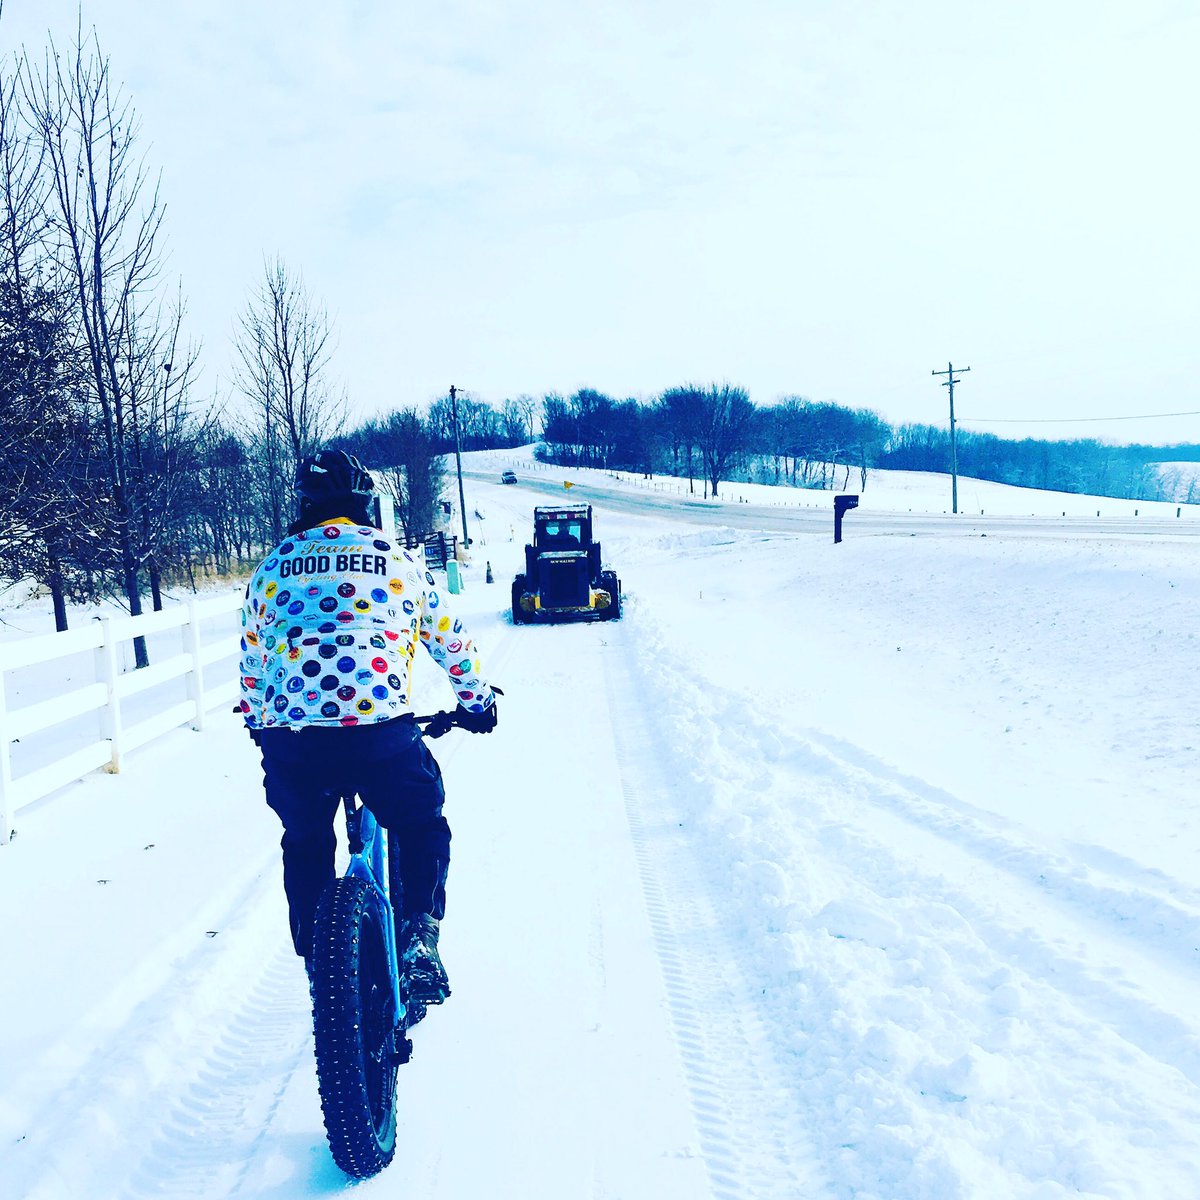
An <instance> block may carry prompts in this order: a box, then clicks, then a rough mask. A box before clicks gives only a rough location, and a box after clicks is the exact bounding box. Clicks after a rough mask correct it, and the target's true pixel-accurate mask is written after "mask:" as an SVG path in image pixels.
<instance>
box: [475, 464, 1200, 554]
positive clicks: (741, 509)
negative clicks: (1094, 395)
mask: <svg viewBox="0 0 1200 1200" xmlns="http://www.w3.org/2000/svg"><path fill="white" fill-rule="evenodd" d="M463 477H464V478H466V479H472V480H478V481H479V482H482V483H497V481H498V476H497V473H496V472H495V471H485V470H475V469H471V468H466V467H464V468H463ZM510 490H512V491H513V492H514V493H516V494H519V493H520V492H533V493H535V494H536V495H537V496H538V497H539V500H538V501H537V502H539V503H541V502H542V501H541V500H540V497H541V496H543V495H544V496H549V497H553V498H554V499H555V500H556V501H559V502H564V492H563V488H562V484H561V482H560V481H558V480H551V479H537V478H529V477H525V478H522V479H521V481H520V482H519V483H518V484H516V486H515V487H511V485H510ZM567 495H568V496H569V500H568V501H566V502H584V501H586V502H588V503H591V504H595V505H597V506H600V507H604V508H609V509H617V510H619V511H621V512H630V513H640V514H644V515H650V516H664V517H671V518H673V519H675V520H680V521H689V522H691V523H693V524H696V525H726V526H730V527H731V528H734V529H761V530H763V531H764V532H768V533H794V534H798V535H802V536H803V535H813V536H829V537H832V536H833V516H832V514H831V512H830V511H829V510H828V509H825V508H785V507H782V506H779V507H776V506H770V505H759V504H720V503H713V502H712V501H705V500H693V499H689V498H687V497H684V496H678V495H674V494H671V493H668V492H654V491H642V490H640V489H628V488H621V487H611V488H609V487H603V486H601V485H599V484H587V485H582V484H581V485H577V486H576V487H575V488H573V489H572V491H571V492H570V493H569V494H567ZM864 534H868V535H874V536H880V535H890V536H896V537H919V536H939V537H943V536H946V535H947V534H960V535H963V536H974V537H979V536H981V535H988V534H992V535H996V534H1005V535H1017V536H1023V537H1061V536H1063V535H1067V536H1070V537H1091V538H1116V539H1121V540H1124V539H1128V538H1140V537H1147V536H1152V537H1158V538H1162V537H1172V538H1186V539H1189V540H1190V539H1195V538H1200V522H1197V521H1195V520H1194V519H1190V520H1189V519H1188V518H1187V517H1182V518H1178V519H1175V520H1171V519H1164V518H1161V517H1108V518H1105V517H1101V518H1096V517H1015V516H1003V515H996V516H989V515H987V514H985V515H983V516H980V515H979V514H977V513H976V514H966V513H960V514H959V515H958V516H954V515H952V514H949V513H900V512H888V511H882V510H871V509H870V508H869V507H862V508H858V509H854V510H853V511H851V512H849V513H847V515H846V517H845V521H844V525H843V536H844V537H846V538H850V537H854V536H862V535H864Z"/></svg>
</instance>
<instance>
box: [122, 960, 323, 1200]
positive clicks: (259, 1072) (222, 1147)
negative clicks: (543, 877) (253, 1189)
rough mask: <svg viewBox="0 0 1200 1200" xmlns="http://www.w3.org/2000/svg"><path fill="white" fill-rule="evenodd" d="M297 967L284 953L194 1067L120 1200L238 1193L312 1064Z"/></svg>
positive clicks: (308, 1016)
mask: <svg viewBox="0 0 1200 1200" xmlns="http://www.w3.org/2000/svg"><path fill="white" fill-rule="evenodd" d="M297 966H298V961H297V959H296V957H295V955H294V954H292V953H291V951H290V949H288V950H287V951H284V950H281V951H280V952H279V953H277V954H276V955H275V956H274V957H273V958H272V959H271V960H270V961H269V964H268V965H267V967H266V969H265V970H264V971H263V973H262V975H261V977H260V978H259V979H258V980H257V981H256V982H255V983H254V985H253V987H252V988H250V990H249V991H248V992H247V993H246V996H245V999H244V1001H243V1002H242V1003H241V1005H240V1006H239V1007H238V1008H237V1009H236V1010H235V1011H233V1012H231V1013H230V1014H229V1016H228V1019H227V1021H226V1022H225V1023H224V1026H223V1027H220V1028H217V1029H215V1030H213V1031H212V1032H213V1039H212V1045H211V1046H210V1048H209V1049H208V1051H207V1053H206V1054H205V1055H204V1056H203V1058H202V1060H201V1061H200V1062H199V1064H198V1065H197V1066H196V1067H195V1068H194V1070H193V1072H192V1075H191V1079H190V1080H189V1082H188V1084H187V1087H186V1090H185V1091H184V1092H183V1093H182V1094H179V1095H176V1096H175V1098H174V1099H173V1100H171V1101H169V1102H168V1105H167V1107H166V1111H165V1115H164V1116H163V1117H162V1119H161V1123H160V1124H159V1127H158V1130H157V1132H156V1133H155V1134H154V1135H153V1136H152V1137H151V1139H150V1143H149V1147H148V1149H147V1151H146V1153H145V1154H144V1156H143V1157H142V1159H141V1161H140V1162H139V1163H138V1164H137V1166H136V1167H135V1168H134V1169H133V1170H132V1171H131V1173H130V1175H129V1178H128V1182H127V1183H126V1184H125V1185H124V1187H123V1188H122V1190H121V1192H120V1195H121V1196H122V1197H125V1196H128V1197H129V1200H150V1198H151V1197H155V1196H177V1197H192V1196H195V1197H217V1196H226V1195H232V1194H235V1193H236V1192H237V1191H238V1190H239V1188H240V1186H241V1184H242V1182H243V1180H244V1179H245V1176H246V1174H247V1172H248V1170H249V1168H250V1165H251V1163H252V1161H253V1160H254V1157H255V1154H256V1152H257V1150H258V1149H259V1147H260V1146H261V1144H262V1143H263V1141H264V1138H265V1136H266V1132H267V1130H268V1129H269V1127H270V1122H271V1118H272V1116H273V1115H274V1113H275V1110H276V1108H277V1107H278V1105H279V1101H280V1099H281V1097H282V1096H283V1093H284V1091H285V1089H286V1088H287V1086H288V1084H289V1082H290V1080H291V1078H292V1076H293V1074H294V1073H295V1072H296V1071H297V1070H298V1069H301V1068H302V1067H306V1066H307V1065H308V1064H309V1063H310V1062H311V1059H312V1055H311V1041H310V1037H309V1028H310V1022H311V1010H310V1008H309V1005H308V993H307V991H306V989H305V987H304V981H303V978H302V976H301V973H300V972H299V971H298V970H297Z"/></svg>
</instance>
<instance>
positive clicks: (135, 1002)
mask: <svg viewBox="0 0 1200 1200" xmlns="http://www.w3.org/2000/svg"><path fill="white" fill-rule="evenodd" d="M509 457H511V456H509ZM500 462H501V459H500V458H499V457H494V458H489V457H488V456H485V455H480V456H469V466H470V467H471V468H472V469H473V470H480V471H482V472H484V473H485V474H486V473H491V472H493V471H494V475H493V477H494V478H495V479H497V480H498V477H499V469H500V468H499V466H498V465H497V464H499V463H500ZM504 465H507V461H505V463H504ZM518 474H519V475H522V477H523V479H534V480H535V482H522V483H521V484H518V486H516V487H501V486H500V485H499V483H498V482H496V483H492V482H486V481H483V479H481V480H472V481H469V482H468V484H467V488H468V492H467V500H468V510H469V511H468V519H469V520H470V521H471V523H472V535H473V536H474V537H476V538H477V539H478V541H477V545H476V546H475V550H474V559H473V562H472V565H471V567H470V568H469V569H468V571H467V587H466V590H465V591H464V593H463V595H462V596H461V597H460V600H461V608H462V609H463V610H464V612H465V613H466V614H469V618H470V621H471V624H472V628H473V629H475V630H477V632H478V634H479V638H480V640H481V642H482V643H483V646H484V648H485V651H486V652H488V656H489V665H490V673H491V675H492V677H493V678H494V679H495V680H496V681H497V682H498V683H499V684H500V685H501V686H502V687H503V688H504V689H505V691H506V693H507V695H506V698H505V700H504V701H502V708H501V726H500V729H499V730H498V731H497V733H496V734H495V735H493V736H491V737H487V738H468V737H467V736H465V735H457V734H456V735H454V737H451V738H447V739H444V740H443V741H441V742H439V743H437V744H436V747H437V753H438V755H439V758H440V759H441V761H442V763H443V767H444V770H445V772H446V776H447V787H448V792H449V796H450V799H449V803H448V813H449V815H450V818H451V822H452V825H453V827H454V835H455V840H454V860H453V865H452V870H451V880H450V904H449V911H448V916H447V921H446V925H445V928H444V934H443V948H444V952H445V958H446V962H447V966H448V968H449V971H450V974H451V979H452V982H453V985H454V990H455V994H454V996H453V997H452V998H451V1000H450V1001H449V1002H448V1003H447V1004H446V1006H445V1007H444V1009H442V1010H439V1011H435V1012H433V1013H432V1014H431V1015H430V1017H429V1018H428V1020H427V1021H426V1022H425V1023H424V1024H423V1025H422V1026H420V1027H419V1028H418V1029H417V1031H416V1033H415V1035H414V1043H415V1056H414V1060H413V1062H412V1063H411V1064H410V1065H409V1066H407V1067H405V1068H403V1070H402V1073H401V1098H400V1107H401V1130H400V1150H399V1153H398V1157H397V1161H396V1163H395V1164H394V1165H393V1166H392V1167H391V1168H390V1169H389V1170H388V1171H387V1172H385V1173H384V1174H383V1175H382V1176H380V1177H379V1178H377V1179H375V1180H373V1181H370V1182H368V1183H365V1184H361V1185H358V1187H356V1188H355V1192H356V1194H358V1193H359V1192H361V1194H363V1195H371V1196H379V1197H389V1196H395V1197H418V1196H422V1197H424V1196H437V1197H438V1198H439V1200H468V1198H470V1200H478V1198H479V1197H485V1196H486V1197H488V1198H489V1200H491V1198H495V1197H506V1198H507V1197H512V1198H514V1200H515V1198H517V1197H520V1198H521V1200H576V1198H579V1200H651V1198H653V1200H664V1198H670V1200H677V1198H678V1200H709V1198H712V1200H799V1198H801V1197H804V1198H806V1200H807V1198H808V1197H838V1198H849V1197H855V1198H858V1200H918V1198H936V1200H943V1198H956V1197H963V1198H970V1200H975V1198H995V1200H1009V1198H1026V1197H1028V1198H1033V1200H1057V1198H1060V1197H1075V1196H1085V1197H1091V1198H1096V1197H1104V1198H1105V1200H1110V1198H1129V1200H1134V1198H1136V1200H1176V1198H1178V1200H1194V1198H1195V1197H1197V1196H1200V1152H1197V1150H1196V1147H1195V1130H1196V1128H1197V1125H1198V1123H1200V1015H1198V1013H1197V1006H1196V1003H1195V996H1196V987H1197V983H1198V975H1200V971H1198V967H1200V887H1198V885H1197V876H1198V868H1200V820H1198V817H1200V801H1198V800H1197V798H1196V792H1197V789H1196V787H1195V779H1196V777H1197V772H1198V768H1200V740H1198V737H1200V735H1198V733H1197V729H1196V718H1195V704H1194V701H1193V697H1194V693H1195V686H1196V684H1195V681H1196V679H1197V677H1198V668H1200V647H1198V645H1197V641H1196V638H1195V629H1196V613H1197V611H1198V608H1200V556H1198V555H1197V552H1196V551H1197V547H1198V545H1200V543H1197V541H1196V540H1195V538H1194V537H1193V536H1186V534H1188V533H1190V531H1191V530H1192V529H1194V528H1195V527H1196V523H1197V522H1196V517H1197V513H1196V510H1195V509H1187V508H1185V509H1184V510H1183V514H1182V516H1181V517H1178V518H1176V517H1175V516H1174V513H1175V509H1174V507H1170V509H1169V511H1166V510H1165V509H1164V511H1162V512H1160V513H1156V514H1154V515H1155V516H1156V517H1157V518H1159V519H1158V520H1156V521H1154V522H1153V523H1152V524H1151V523H1148V522H1147V521H1146V520H1145V517H1146V516H1147V515H1148V514H1147V513H1146V512H1145V509H1146V508H1147V507H1148V506H1144V505H1142V506H1138V507H1140V508H1142V509H1143V511H1142V513H1140V514H1139V517H1137V518H1134V517H1133V516H1132V513H1131V512H1130V513H1125V512H1120V513H1118V512H1116V510H1113V511H1112V512H1111V513H1110V512H1109V511H1107V509H1108V506H1109V505H1116V504H1118V503H1127V504H1129V506H1130V507H1131V508H1132V507H1133V502H1115V501H1099V500H1095V499H1094V498H1087V497H1084V498H1078V497H1075V498H1070V499H1071V502H1072V503H1075V502H1078V505H1079V508H1078V511H1077V518H1083V517H1086V516H1088V515H1094V513H1095V511H1096V509H1097V508H1104V509H1105V510H1106V512H1105V515H1106V516H1109V515H1112V516H1114V517H1117V518H1119V519H1120V521H1121V522H1122V524H1120V525H1119V526H1118V527H1117V528H1116V529H1115V530H1114V529H1113V528H1111V527H1105V528H1104V529H1100V528H1098V527H1096V526H1094V525H1089V524H1087V523H1086V522H1083V521H1082V520H1081V519H1072V518H1068V519H1066V520H1060V521H1059V522H1058V523H1057V524H1056V523H1054V522H1053V521H1050V520H1047V521H1045V523H1039V524H1038V525H1037V526H1036V530H1035V531H1034V532H1033V533H1030V532H1010V531H1007V530H1006V529H1005V528H1003V527H1000V526H997V527H990V528H989V527H987V526H986V525H981V524H980V523H979V522H978V521H975V522H965V521H964V522H962V523H958V524H956V523H955V522H953V521H946V522H944V523H941V524H936V525H925V526H922V527H921V536H917V537H914V536H911V532H912V531H911V530H906V529H905V528H904V526H903V524H897V525H896V526H894V527H889V528H888V530H887V531H885V532H879V531H875V530H874V529H873V527H870V526H868V525H867V524H865V523H863V524H860V525H858V526H857V527H856V525H855V519H856V517H858V516H860V515H861V516H867V515H868V514H869V512H870V511H871V509H872V507H874V508H875V509H879V510H883V509H886V508H888V507H890V508H892V509H893V510H896V511H899V512H901V513H903V512H905V511H906V509H907V508H909V507H911V508H913V509H914V511H918V512H921V511H924V512H936V513H940V512H942V511H943V510H944V509H945V508H947V507H948V503H947V502H946V497H948V493H949V484H948V480H943V479H940V478H929V477H921V476H913V477H908V478H904V479H889V478H888V477H887V476H886V474H885V473H882V472H875V473H873V474H872V476H871V479H870V481H869V483H868V487H867V490H866V491H865V492H864V493H863V503H862V507H861V508H860V510H858V512H856V513H855V514H851V515H850V516H849V517H847V524H846V539H845V541H844V542H843V543H842V544H841V545H837V546H835V545H833V544H832V540H831V528H830V526H831V521H830V520H828V514H827V513H826V514H825V515H824V516H823V517H822V519H821V521H820V522H817V521H814V522H813V523H812V524H811V525H809V526H800V527H798V528H797V529H796V530H795V531H792V532H780V531H779V530H777V529H771V528H767V529H766V530H755V529H754V528H752V527H749V526H752V525H753V520H750V521H748V522H747V521H739V524H738V527H737V528H733V527H731V526H730V525H727V524H722V522H721V512H722V511H725V512H727V513H729V514H730V516H731V517H732V514H733V513H735V512H736V511H737V508H738V505H739V503H741V501H739V500H738V499H737V498H736V496H735V494H736V493H737V492H739V491H746V489H745V487H744V485H733V487H732V488H731V489H730V490H731V496H730V499H729V502H728V506H727V507H725V508H722V506H719V505H710V507H711V508H712V510H713V511H712V512H711V513H708V514H706V515H707V517H708V518H709V523H707V524H701V523H697V520H696V519H695V514H683V516H684V517H685V518H686V519H679V516H680V514H673V513H672V512H671V511H670V510H669V509H665V508H663V507H662V506H661V505H657V506H655V507H645V508H644V510H642V511H640V512H639V511H638V509H637V507H636V504H635V503H633V502H632V501H631V498H633V500H636V497H638V496H645V497H646V500H647V502H649V501H650V500H651V499H652V498H653V499H655V500H656V501H657V500H662V499H665V498H666V492H667V489H666V488H662V489H660V494H656V493H655V492H654V491H652V490H651V489H648V488H645V487H642V486H639V485H638V483H637V482H636V481H624V482H621V483H619V484H618V483H617V481H614V480H606V479H604V478H601V477H600V474H599V473H595V474H594V475H592V474H589V473H584V472H563V471H561V469H555V470H554V471H553V472H548V471H535V469H534V468H533V467H532V465H528V466H522V467H521V468H520V469H518ZM560 477H567V478H569V479H571V480H573V481H574V482H575V483H576V485H577V486H576V488H575V489H574V490H573V491H571V492H570V493H569V494H568V495H566V497H565V498H568V499H570V500H588V501H591V502H592V503H593V504H595V506H596V511H597V515H596V525H597V533H598V536H599V537H600V538H601V540H602V542H603V544H604V547H605V557H606V559H608V560H610V561H611V562H612V563H613V565H614V566H616V567H617V568H618V570H619V572H620V574H621V577H622V580H623V584H624V589H625V593H626V608H625V615H624V619H623V620H622V621H621V622H619V623H616V624H601V625H588V626H560V627H553V628H548V627H547V628H543V627H518V628H513V627H512V626H511V624H510V623H509V621H508V616H507V608H508V581H509V580H510V579H511V578H512V575H513V574H514V573H515V571H516V570H517V569H518V568H519V565H520V562H521V555H522V544H523V540H524V538H525V536H526V534H527V531H528V528H529V525H530V510H531V508H532V506H533V504H534V503H545V502H546V494H547V489H546V485H548V484H550V483H552V482H553V480H557V479H559V478H560ZM539 481H540V482H539ZM660 482H661V481H660ZM968 486H970V484H969V483H964V481H960V497H964V496H965V495H966V494H967V493H966V488H967V487H968ZM981 486H983V487H986V488H987V495H986V497H984V496H982V495H980V496H979V499H980V501H981V503H980V504H979V507H980V508H983V509H984V510H985V511H986V512H988V513H989V514H991V513H997V514H1000V513H1004V512H1006V511H1007V512H1010V513H1012V514H1014V515H1019V516H1023V515H1025V514H1026V513H1030V514H1032V513H1035V512H1036V513H1037V514H1039V516H1040V517H1045V518H1057V517H1059V515H1060V513H1061V511H1063V510H1062V509H1061V508H1060V507H1059V505H1060V504H1062V503H1065V500H1064V498H1063V497H1060V496H1056V495H1054V494H1037V493H1030V492H1024V491H1022V492H1019V493H1016V490H1015V489H1002V488H999V486H998V485H981ZM558 487H559V493H558V494H559V495H560V496H562V495H564V493H563V492H562V490H561V484H558ZM606 487H616V488H618V489H619V492H618V498H622V497H623V500H622V502H621V503H620V504H617V503H616V501H615V500H612V501H610V500H609V499H608V496H607V493H606V492H605V491H604V490H603V489H604V488H606ZM851 490H855V488H854V486H853V484H852V487H851ZM1011 493H1016V494H1011ZM889 497H890V499H889ZM782 498H783V499H787V500H789V501H793V502H797V503H803V502H808V503H811V504H814V505H816V504H824V505H825V506H826V507H828V505H829V502H830V499H829V497H828V495H827V494H826V495H821V494H818V493H799V494H796V493H794V492H791V491H790V490H789V491H788V492H787V494H786V497H782ZM745 499H746V500H747V504H746V505H745V506H744V507H747V508H749V507H751V504H750V503H749V502H750V501H751V500H753V503H754V504H758V503H760V502H762V500H763V499H764V498H763V497H760V496H758V495H754V496H751V494H750V493H749V492H748V491H746V497H745ZM766 499H767V500H773V501H778V500H780V499H781V497H780V496H779V495H778V494H776V495H775V496H768V497H766ZM906 501H907V502H906ZM1006 505H1007V506H1009V507H1007V508H1006V507H1005V506H1006ZM964 507H965V504H964ZM476 511H477V512H478V513H479V514H480V517H481V518H482V519H478V518H475V516H474V514H475V512H476ZM1174 522H1178V524H1175V523H1174ZM764 524H768V523H766V522H764ZM985 535H986V536H985ZM510 538H511V540H510ZM489 562H490V564H491V566H492V569H493V572H494V574H495V578H496V583H495V584H493V585H487V584H486V583H485V582H484V570H485V565H486V564H487V563H489ZM25 617H26V618H28V619H29V620H32V618H31V617H30V616H29V610H25ZM419 679H420V680H421V681H422V687H423V689H424V692H423V694H422V695H421V696H420V697H419V701H418V707H421V708H423V709H426V710H428V709H430V708H432V707H434V706H437V705H440V704H445V703H449V700H450V694H449V691H448V689H447V688H446V687H445V686H444V684H443V683H442V680H441V676H440V674H438V673H435V669H434V668H433V667H432V665H431V664H429V665H427V666H426V667H425V668H424V669H423V670H421V671H420V674H419ZM214 725H215V728H212V729H210V730H209V731H207V732H205V733H203V734H196V733H191V732H188V731H179V732H177V733H175V734H173V735H171V736H169V737H167V738H165V739H163V740H162V741H160V742H158V743H155V744H152V745H150V746H148V747H146V748H144V749H143V750H141V751H138V752H136V753H135V754H134V755H131V756H130V759H129V763H128V766H127V769H126V771H125V772H124V773H123V774H122V775H121V776H117V777H112V776H103V775H96V776H92V777H90V778H88V779H87V780H84V781H82V782H81V783H79V784H77V785H75V786H73V787H71V788H68V789H66V790H64V791H63V792H61V793H59V794H58V795H56V796H54V797H52V798H49V799H47V800H46V801H43V802H41V803H40V804H38V805H36V806H34V807H33V808H31V809H28V810H26V811H25V812H23V813H21V814H20V815H19V818H18V836H17V838H16V839H15V840H14V841H13V842H12V844H11V845H9V846H6V847H3V848H0V917H2V920H0V964H2V965H3V970H2V972H0V1017H2V1018H3V1020H2V1022H0V1196H3V1197H14V1198H21V1200H25V1198H27V1197H28V1198H29V1200H68V1198H71V1200H74V1198H76V1197H87V1198H88V1200H93V1198H94V1200H110V1198H113V1200H115V1198H117V1197H122V1198H124V1197H150V1196H181V1197H204V1198H206V1200H207V1198H210V1197H212V1198H223V1197H233V1196H236V1197H254V1198H256V1200H257V1198H268V1197H270V1198H279V1200H282V1198H283V1197H289V1198H290V1197H298V1196H325V1195H330V1194H334V1193H340V1192H342V1191H343V1190H344V1189H345V1188H346V1187H347V1183H346V1181H345V1179H344V1178H343V1177H342V1176H341V1175H340V1173H339V1172H338V1171H337V1170H336V1168H335V1167H334V1166H333V1165H332V1162H331V1161H330V1159H329V1156H328V1152H327V1149H326V1147H325V1144H324V1137H323V1131H322V1128H321V1118H320V1109H319V1105H318V1101H317V1096H316V1089H315V1083H314V1080H313V1071H312V1058H311V1041H310V1038H309V1032H308V1019H309V1018H308V1013H307V1008H306V1000H307V997H306V993H305V987H304V983H303V979H302V970H301V969H300V968H299V966H298V964H297V962H296V961H295V960H294V959H293V958H292V956H291V955H290V953H289V952H288V946H287V940H288V939H287V933H286V917H285V910H284V905H283V899H282V887H281V884H280V878H279V869H278V864H277V861H276V858H277V850H276V841H277V837H278V831H277V828H276V824H275V819H274V817H273V816H272V815H271V814H270V812H269V811H268V810H267V809H266V807H265V805H264V804H263V803H262V801H261V792H260V788H259V775H258V772H257V768H256V762H255V755H254V752H253V748H252V747H251V745H250V744H249V742H248V740H247V739H246V738H245V737H244V735H243V734H241V733H240V731H239V730H238V728H237V723H236V721H235V720H234V718H232V716H230V717H228V718H227V719H226V718H224V717H222V718H220V719H218V720H217V721H215V722H214Z"/></svg>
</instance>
